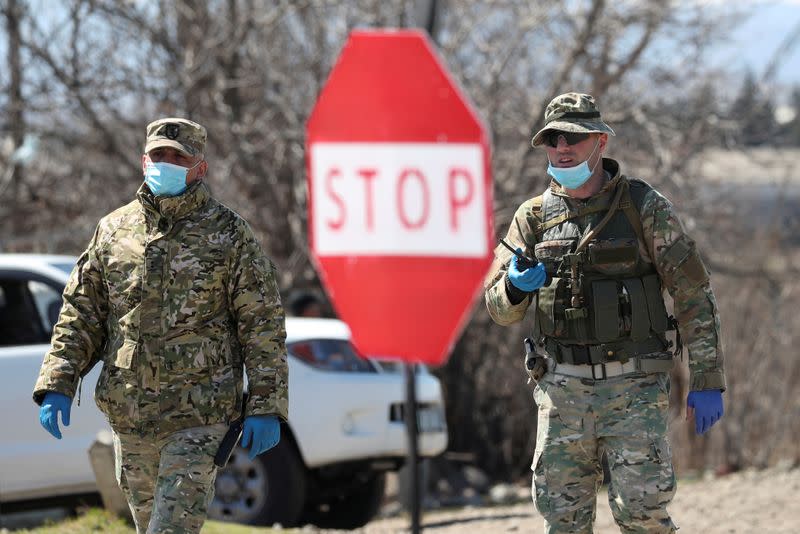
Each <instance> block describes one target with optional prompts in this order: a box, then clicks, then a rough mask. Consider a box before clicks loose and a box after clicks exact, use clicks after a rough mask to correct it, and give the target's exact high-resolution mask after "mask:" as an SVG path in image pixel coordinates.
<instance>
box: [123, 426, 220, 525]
mask: <svg viewBox="0 0 800 534" xmlns="http://www.w3.org/2000/svg"><path fill="white" fill-rule="evenodd" d="M227 430H228V427H227V425H222V424H218V425H212V426H206V427H198V428H188V429H185V430H181V431H179V432H175V433H173V434H170V435H168V436H166V437H164V438H161V439H158V440H152V439H144V438H142V437H140V436H139V435H137V434H124V433H118V432H114V467H115V471H116V472H115V474H116V477H117V483H118V484H119V486H120V488H121V489H122V492H123V493H124V494H125V498H126V499H127V501H128V505H129V506H130V508H131V513H132V514H133V520H134V522H135V524H136V532H137V534H145V533H147V534H162V533H163V534H190V533H196V532H200V529H201V528H202V526H203V523H204V522H205V519H206V515H207V512H208V506H209V504H210V503H211V501H212V500H213V499H214V480H215V479H216V475H217V469H216V466H215V465H214V454H215V453H216V452H217V449H218V448H219V445H220V443H221V442H222V437H223V436H224V435H225V432H226V431H227Z"/></svg>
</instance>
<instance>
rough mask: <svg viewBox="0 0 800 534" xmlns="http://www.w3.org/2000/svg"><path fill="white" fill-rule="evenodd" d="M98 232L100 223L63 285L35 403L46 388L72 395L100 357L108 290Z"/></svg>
mask: <svg viewBox="0 0 800 534" xmlns="http://www.w3.org/2000/svg"><path fill="white" fill-rule="evenodd" d="M99 233H100V225H98V227H97V229H96V230H95V233H94V237H92V240H91V241H90V242H89V246H88V247H87V248H86V250H85V251H84V252H83V254H81V256H80V258H78V262H77V264H76V265H75V267H74V268H73V269H72V273H71V274H70V276H69V281H68V282H67V285H66V287H65V288H64V293H63V295H62V300H63V304H62V306H61V313H60V314H59V316H58V322H57V323H56V325H55V327H54V328H53V336H52V338H51V341H50V350H49V351H48V352H47V354H45V357H44V362H43V363H42V367H41V369H40V370H39V377H38V379H37V380H36V385H35V386H34V389H33V400H34V401H35V402H36V403H37V404H40V405H41V403H42V400H43V399H44V396H45V394H46V393H47V392H48V391H54V392H57V393H62V394H64V395H66V396H68V397H70V398H72V397H74V396H75V389H76V388H77V385H78V379H79V378H80V377H81V376H82V375H84V374H86V373H87V372H89V370H90V369H91V367H92V365H93V364H94V363H96V362H97V361H98V360H99V358H100V355H101V351H102V350H103V347H104V345H105V343H106V318H107V317H108V293H107V288H106V284H105V281H104V275H103V265H102V263H101V262H100V253H99V250H98V247H99V244H98V235H99Z"/></svg>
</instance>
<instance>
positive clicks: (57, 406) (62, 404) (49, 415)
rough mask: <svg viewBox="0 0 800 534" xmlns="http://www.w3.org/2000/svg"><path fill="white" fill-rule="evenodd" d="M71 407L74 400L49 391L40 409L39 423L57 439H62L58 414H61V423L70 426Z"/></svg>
mask: <svg viewBox="0 0 800 534" xmlns="http://www.w3.org/2000/svg"><path fill="white" fill-rule="evenodd" d="M71 406H72V399H70V398H69V397H67V396H66V395H63V394H61V393H56V392H55V391H48V392H47V393H46V394H45V396H44V400H42V407H41V408H39V422H40V423H41V424H42V426H43V427H44V429H45V430H47V431H48V432H50V433H51V434H53V436H54V437H55V438H56V439H61V430H59V428H58V412H61V422H62V423H64V426H69V411H70V408H71Z"/></svg>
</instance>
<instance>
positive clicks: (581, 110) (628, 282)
mask: <svg viewBox="0 0 800 534" xmlns="http://www.w3.org/2000/svg"><path fill="white" fill-rule="evenodd" d="M609 135H614V132H613V130H612V129H611V128H610V127H609V126H608V125H607V124H606V123H605V122H603V120H602V118H601V116H600V112H599V111H598V109H597V106H596V105H595V102H594V99H593V98H592V97H591V96H590V95H585V94H579V93H567V94H563V95H560V96H558V97H556V98H555V99H553V100H552V101H551V102H550V104H549V105H548V107H547V110H546V112H545V125H544V127H543V128H542V129H541V130H540V131H539V132H538V133H537V134H536V135H535V136H534V138H533V140H532V144H533V146H534V147H538V146H542V145H544V148H545V150H546V151H547V156H548V160H549V167H548V174H550V175H551V176H553V180H552V181H551V183H550V186H549V187H548V189H547V190H546V191H545V192H544V193H543V194H542V195H540V196H537V197H535V198H533V199H530V200H528V201H526V202H524V203H523V204H522V205H521V206H520V207H519V209H518V210H517V211H516V213H515V215H514V219H513V221H512V222H511V225H510V227H509V229H508V233H507V235H506V237H505V240H506V241H508V242H509V243H510V244H511V246H512V248H516V249H517V250H518V252H519V253H521V255H522V256H524V257H526V258H527V259H533V258H534V257H535V258H536V259H535V260H533V261H532V262H531V263H527V262H525V261H524V260H525V258H524V257H523V258H520V257H519V256H517V255H514V254H512V253H511V251H509V250H507V249H506V248H504V247H502V246H498V247H497V249H496V251H495V260H494V263H493V265H492V268H491V270H490V273H489V275H488V277H487V279H486V283H485V297H486V305H487V308H488V310H489V313H490V315H491V316H492V318H493V319H494V321H495V322H497V323H498V324H501V325H509V324H512V323H515V322H517V321H521V320H522V319H523V317H525V314H526V312H528V310H529V309H530V312H531V314H530V315H531V316H532V319H533V323H534V328H533V336H532V340H531V343H530V345H531V350H530V354H529V355H528V357H527V358H526V366H527V368H528V370H529V373H530V374H531V376H532V378H533V380H535V381H536V384H535V388H534V399H535V401H536V404H537V406H538V427H537V429H538V430H537V437H536V449H535V452H534V457H533V465H532V467H531V468H532V470H533V485H532V494H533V500H534V503H535V505H536V507H537V509H538V510H539V512H540V513H541V514H542V515H543V516H544V518H545V530H546V532H548V533H556V532H558V533H561V532H592V525H593V522H594V518H595V510H596V509H595V502H596V493H597V491H598V490H599V488H600V484H601V482H602V478H603V477H602V468H601V458H602V456H603V455H604V454H605V455H606V456H607V459H608V465H609V470H610V475H611V485H610V486H609V490H608V501H609V504H610V505H611V510H612V512H613V514H614V518H615V519H616V522H617V524H618V525H619V527H620V529H621V530H622V531H623V532H626V533H633V532H642V533H644V532H647V533H666V532H675V529H676V527H675V526H674V524H673V522H672V520H671V519H670V516H669V514H668V513H667V509H666V507H667V504H668V503H669V502H670V500H671V499H672V497H673V495H674V493H675V476H674V473H673V470H672V461H671V454H670V448H669V443H668V442H667V437H666V436H667V409H668V397H669V374H668V372H669V370H670V369H671V367H672V353H671V351H670V347H671V342H670V341H668V340H667V337H666V336H665V334H666V332H667V331H668V330H670V329H671V328H672V327H673V325H674V324H675V322H676V323H677V328H678V330H679V334H680V338H682V340H683V343H684V344H685V346H686V347H688V352H689V357H690V375H691V378H690V388H691V392H690V393H689V397H688V405H689V414H690V415H691V414H692V412H694V413H693V415H694V418H695V423H696V430H697V432H698V433H703V432H705V431H706V430H707V429H708V428H709V427H710V426H711V425H713V424H714V422H716V420H718V419H719V418H720V417H721V416H722V395H721V393H722V391H724V389H725V378H724V373H723V368H722V349H721V346H720V333H719V316H718V314H717V305H716V301H715V299H714V294H713V293H712V291H711V285H710V283H709V276H708V272H707V270H706V268H705V266H704V265H703V262H702V260H701V259H700V255H699V254H698V252H697V249H696V247H695V243H694V241H692V240H691V239H690V238H689V236H688V235H687V234H686V231H685V229H684V227H683V225H682V224H681V222H680V220H679V219H678V216H677V214H676V212H675V210H674V208H673V206H672V204H671V203H670V202H669V201H668V200H667V199H666V198H664V197H663V196H662V195H661V194H659V193H658V192H657V191H656V190H655V189H653V188H652V187H651V186H650V185H648V184H647V183H646V182H644V181H642V180H639V179H636V178H630V177H626V176H625V175H623V174H622V172H621V169H620V165H619V163H617V162H616V161H614V160H612V159H608V158H603V157H602V154H603V152H604V151H605V148H606V146H607V143H608V136H609ZM663 289H666V290H667V291H668V292H669V293H670V295H671V296H672V298H673V302H674V313H675V319H674V320H673V319H672V318H671V317H668V316H667V312H666V308H665V304H664V300H663ZM680 338H679V339H680Z"/></svg>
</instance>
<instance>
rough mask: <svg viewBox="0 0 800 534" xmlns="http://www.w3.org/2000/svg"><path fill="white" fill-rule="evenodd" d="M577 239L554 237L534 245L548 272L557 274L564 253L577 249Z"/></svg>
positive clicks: (536, 253) (535, 252)
mask: <svg viewBox="0 0 800 534" xmlns="http://www.w3.org/2000/svg"><path fill="white" fill-rule="evenodd" d="M575 243H576V240H575V239H554V240H552V241H542V242H541V243H536V245H535V246H534V247H533V253H534V255H535V256H536V259H537V260H539V261H540V262H541V263H543V264H544V268H545V270H546V271H547V273H548V274H551V275H556V274H557V273H558V269H559V268H560V267H561V261H562V258H563V256H564V254H568V253H570V252H572V251H573V250H574V249H575Z"/></svg>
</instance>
